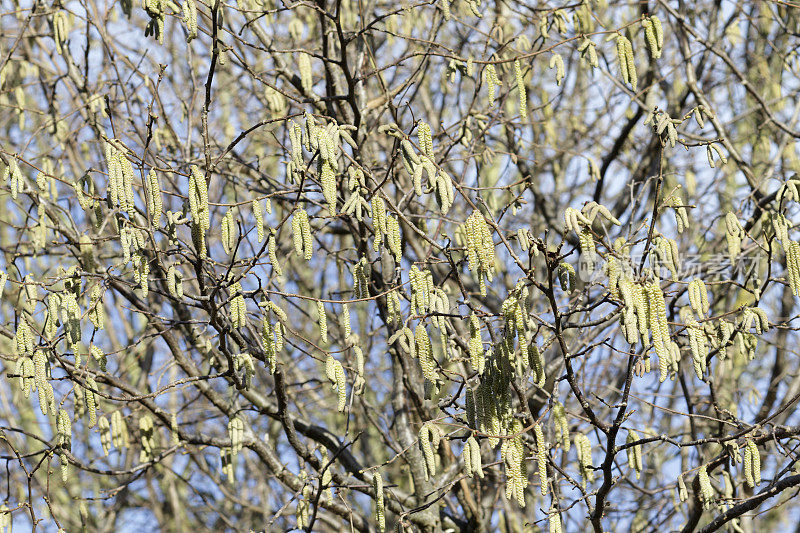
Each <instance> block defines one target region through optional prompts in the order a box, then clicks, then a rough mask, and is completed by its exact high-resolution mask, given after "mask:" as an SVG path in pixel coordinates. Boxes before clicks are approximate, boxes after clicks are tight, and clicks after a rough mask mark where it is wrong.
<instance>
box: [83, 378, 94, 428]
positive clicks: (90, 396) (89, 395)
mask: <svg viewBox="0 0 800 533" xmlns="http://www.w3.org/2000/svg"><path fill="white" fill-rule="evenodd" d="M84 389H85V392H84V401H85V402H86V412H87V413H89V426H88V427H90V428H91V427H94V425H95V424H96V423H97V398H96V396H95V391H96V390H97V382H96V381H95V380H94V377H93V376H92V375H91V374H90V375H87V376H86V386H85V387H84Z"/></svg>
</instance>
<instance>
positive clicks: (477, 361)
mask: <svg viewBox="0 0 800 533" xmlns="http://www.w3.org/2000/svg"><path fill="white" fill-rule="evenodd" d="M469 357H470V363H471V364H472V369H473V370H475V371H476V372H477V373H478V374H483V369H484V367H485V365H486V360H485V358H484V351H483V339H482V338H481V324H480V321H479V320H478V317H477V316H476V315H475V313H472V314H471V315H470V316H469Z"/></svg>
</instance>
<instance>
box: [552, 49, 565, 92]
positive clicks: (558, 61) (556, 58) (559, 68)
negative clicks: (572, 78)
mask: <svg viewBox="0 0 800 533" xmlns="http://www.w3.org/2000/svg"><path fill="white" fill-rule="evenodd" d="M550 68H551V69H552V68H554V69H556V85H559V86H560V85H561V82H562V81H563V80H564V58H563V57H561V54H553V55H552V56H550Z"/></svg>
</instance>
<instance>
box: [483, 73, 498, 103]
mask: <svg viewBox="0 0 800 533" xmlns="http://www.w3.org/2000/svg"><path fill="white" fill-rule="evenodd" d="M483 78H484V81H485V82H486V84H487V87H488V89H489V106H490V107H492V106H494V100H495V94H496V91H497V87H499V86H501V85H502V83H501V82H500V79H499V78H498V77H497V69H496V68H495V66H494V64H492V63H489V64H488V65H486V68H484V69H483Z"/></svg>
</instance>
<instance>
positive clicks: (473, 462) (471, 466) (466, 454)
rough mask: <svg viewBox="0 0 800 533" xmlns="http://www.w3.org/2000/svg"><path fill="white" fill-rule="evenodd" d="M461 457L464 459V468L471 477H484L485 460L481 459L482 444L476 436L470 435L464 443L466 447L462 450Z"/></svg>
mask: <svg viewBox="0 0 800 533" xmlns="http://www.w3.org/2000/svg"><path fill="white" fill-rule="evenodd" d="M461 457H462V458H463V459H464V469H465V470H466V474H467V475H468V476H469V477H473V476H478V477H480V478H482V477H483V461H482V459H481V446H480V444H478V441H477V440H475V437H473V436H470V437H469V438H468V439H467V440H466V442H465V443H464V448H463V450H462V452H461Z"/></svg>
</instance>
